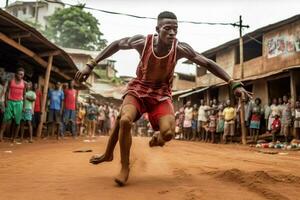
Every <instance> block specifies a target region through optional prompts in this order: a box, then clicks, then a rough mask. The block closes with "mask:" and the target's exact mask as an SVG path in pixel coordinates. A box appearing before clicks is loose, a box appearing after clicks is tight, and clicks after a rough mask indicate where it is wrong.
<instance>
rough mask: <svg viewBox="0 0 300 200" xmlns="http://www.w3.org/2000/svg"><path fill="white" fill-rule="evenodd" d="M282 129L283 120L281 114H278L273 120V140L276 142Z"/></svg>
mask: <svg viewBox="0 0 300 200" xmlns="http://www.w3.org/2000/svg"><path fill="white" fill-rule="evenodd" d="M280 130H281V121H280V119H279V115H278V114H276V115H275V118H274V120H273V122H272V131H271V133H272V142H275V141H276V139H277V135H278V134H279V133H280Z"/></svg>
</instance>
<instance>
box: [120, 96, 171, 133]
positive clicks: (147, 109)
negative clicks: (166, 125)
mask: <svg viewBox="0 0 300 200" xmlns="http://www.w3.org/2000/svg"><path fill="white" fill-rule="evenodd" d="M128 104H131V105H134V106H135V107H136V109H137V111H138V112H139V113H138V116H137V118H136V119H135V121H136V120H138V119H139V118H140V117H141V116H142V115H143V114H144V113H148V117H149V121H150V123H151V126H152V128H153V130H155V131H158V130H159V119H160V118H161V117H163V116H166V115H174V108H173V104H172V101H171V99H170V98H168V99H166V100H164V101H157V100H156V99H153V98H151V97H143V98H138V97H136V96H133V95H130V94H127V95H126V96H125V98H124V101H123V104H122V106H125V105H128Z"/></svg>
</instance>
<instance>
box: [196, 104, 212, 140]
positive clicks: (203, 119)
mask: <svg viewBox="0 0 300 200" xmlns="http://www.w3.org/2000/svg"><path fill="white" fill-rule="evenodd" d="M209 109H210V107H209V106H207V105H205V102H204V100H203V99H200V107H199V109H198V133H199V134H200V135H201V140H204V135H205V129H204V126H205V125H206V123H207V112H206V111H207V110H209Z"/></svg>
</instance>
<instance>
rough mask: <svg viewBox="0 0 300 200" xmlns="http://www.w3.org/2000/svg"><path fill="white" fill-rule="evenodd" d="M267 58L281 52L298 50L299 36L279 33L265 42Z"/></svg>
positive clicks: (299, 48) (299, 46)
mask: <svg viewBox="0 0 300 200" xmlns="http://www.w3.org/2000/svg"><path fill="white" fill-rule="evenodd" d="M267 50H268V58H272V57H275V56H279V55H282V54H287V53H292V52H300V36H294V35H280V36H275V37H272V38H270V39H269V40H268V42H267Z"/></svg>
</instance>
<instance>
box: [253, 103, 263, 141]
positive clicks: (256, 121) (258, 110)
mask: <svg viewBox="0 0 300 200" xmlns="http://www.w3.org/2000/svg"><path fill="white" fill-rule="evenodd" d="M260 104H261V99H260V98H256V99H255V102H254V105H253V106H252V108H251V111H250V112H251V121H250V136H251V137H252V139H253V141H257V140H258V135H259V131H260V121H261V116H262V112H263V110H262V107H261V105H260Z"/></svg>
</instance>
